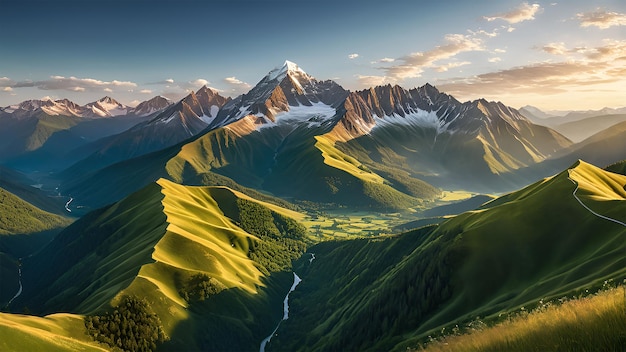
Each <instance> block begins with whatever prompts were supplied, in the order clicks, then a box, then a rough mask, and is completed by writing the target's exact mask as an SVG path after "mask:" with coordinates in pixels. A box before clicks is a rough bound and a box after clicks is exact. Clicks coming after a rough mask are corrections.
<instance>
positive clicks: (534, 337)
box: [417, 287, 626, 352]
mask: <svg viewBox="0 0 626 352" xmlns="http://www.w3.org/2000/svg"><path fill="white" fill-rule="evenodd" d="M542 302H543V301H542ZM558 303H559V302H558V301H557V302H556V303H551V302H544V303H543V304H542V305H541V306H539V307H537V308H536V309H534V310H533V311H531V312H530V313H529V312H528V311H526V310H522V311H520V312H519V313H517V314H516V315H514V316H513V317H509V318H507V319H506V320H505V321H504V322H502V323H498V324H497V325H495V326H493V327H488V328H487V327H486V326H485V325H484V324H482V325H481V324H480V323H478V324H476V323H477V322H474V323H475V324H473V325H472V326H469V327H468V328H469V329H468V330H469V331H470V332H469V334H460V333H462V332H457V333H456V334H460V335H450V336H448V337H445V338H443V339H439V340H437V341H436V342H434V343H432V344H429V345H427V347H426V348H425V349H421V348H418V349H417V350H425V351H450V352H452V351H463V352H465V351H484V352H487V351H520V352H522V351H536V350H544V351H557V350H558V351H619V350H621V349H622V348H623V347H624V343H626V319H625V318H624V312H625V310H626V301H625V300H624V287H618V288H613V289H610V290H608V291H602V292H599V293H597V294H595V295H592V296H587V297H584V298H578V299H571V300H566V301H565V303H563V304H558ZM458 331H461V330H460V329H458Z"/></svg>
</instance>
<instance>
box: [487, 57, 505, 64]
mask: <svg viewBox="0 0 626 352" xmlns="http://www.w3.org/2000/svg"><path fill="white" fill-rule="evenodd" d="M487 61H489V62H491V63H496V62H500V61H502V59H501V58H499V57H497V56H496V57H490V58H488V59H487Z"/></svg>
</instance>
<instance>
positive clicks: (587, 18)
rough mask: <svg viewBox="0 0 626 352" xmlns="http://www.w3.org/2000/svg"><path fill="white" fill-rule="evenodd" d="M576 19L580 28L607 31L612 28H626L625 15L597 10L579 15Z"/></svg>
mask: <svg viewBox="0 0 626 352" xmlns="http://www.w3.org/2000/svg"><path fill="white" fill-rule="evenodd" d="M576 17H577V18H578V19H579V20H580V26H581V27H591V26H594V27H598V28H600V29H607V28H610V27H613V26H626V14H623V13H617V12H607V11H604V10H598V11H595V12H586V13H579V14H577V15H576Z"/></svg>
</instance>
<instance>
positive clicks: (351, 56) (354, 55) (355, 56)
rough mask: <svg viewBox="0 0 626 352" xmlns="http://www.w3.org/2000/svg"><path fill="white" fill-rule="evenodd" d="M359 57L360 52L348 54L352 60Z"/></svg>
mask: <svg viewBox="0 0 626 352" xmlns="http://www.w3.org/2000/svg"><path fill="white" fill-rule="evenodd" d="M357 57H359V54H356V53H355V54H350V55H348V59H350V60H353V59H356V58H357Z"/></svg>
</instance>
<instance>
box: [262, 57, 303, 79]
mask: <svg viewBox="0 0 626 352" xmlns="http://www.w3.org/2000/svg"><path fill="white" fill-rule="evenodd" d="M289 72H293V73H295V72H298V73H301V74H304V75H307V76H308V74H307V73H306V72H304V70H303V69H301V68H300V66H298V64H296V63H295V62H291V61H289V60H285V63H284V64H283V65H282V66H280V67H276V68H275V69H273V70H271V71H270V72H269V73H268V74H267V80H268V81H271V80H274V79H275V80H278V81H282V80H283V78H285V76H286V75H287V73H289Z"/></svg>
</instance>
